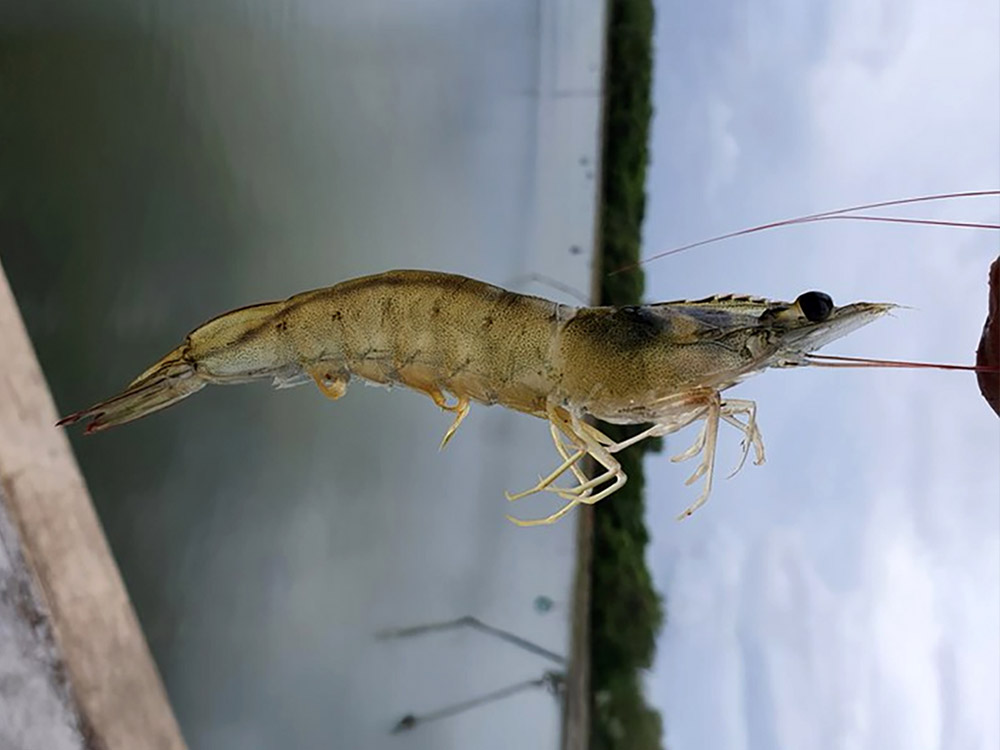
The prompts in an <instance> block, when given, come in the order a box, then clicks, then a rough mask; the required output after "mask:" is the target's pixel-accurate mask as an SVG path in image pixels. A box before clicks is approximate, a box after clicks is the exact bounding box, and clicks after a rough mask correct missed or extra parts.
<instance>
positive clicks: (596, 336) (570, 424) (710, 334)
mask: <svg viewBox="0 0 1000 750" xmlns="http://www.w3.org/2000/svg"><path fill="white" fill-rule="evenodd" d="M893 307H894V305H891V304H885V303H870V302H858V303H855V304H851V305H845V306H843V307H837V306H835V305H834V304H833V302H832V300H831V299H830V297H829V296H827V295H825V294H823V293H820V292H806V293H805V294H802V295H800V296H799V297H798V298H797V299H796V300H795V301H794V302H774V301H770V300H766V299H759V298H754V297H743V296H734V295H726V296H718V297H710V298H708V299H703V300H697V301H686V300H685V301H677V302H662V303H657V304H651V305H639V306H630V307H573V306H569V305H563V304H559V303H556V302H551V301H549V300H545V299H541V298H539V297H533V296H528V295H523V294H516V293H514V292H510V291H507V290H505V289H501V288H499V287H496V286H492V285H490V284H486V283H483V282H480V281H476V280H474V279H469V278H465V277H463V276H456V275H452V274H445V273H435V272H431V271H389V272H387V273H382V274H378V275H374V276H367V277H364V278H359V279H354V280H351V281H345V282H343V283H341V284H337V285H335V286H332V287H328V288H325V289H317V290H315V291H311V292H303V293H302V294H297V295H295V296H294V297H291V298H289V299H287V300H284V301H281V302H267V303H263V304H259V305H252V306H250V307H244V308H241V309H238V310H233V311H232V312H228V313H225V314H223V315H220V316H219V317H217V318H214V319H213V320H210V321H208V322H207V323H205V324H204V325H202V326H200V327H199V328H196V329H195V330H194V331H192V332H191V333H190V334H188V336H187V338H186V339H185V340H184V342H183V343H182V344H181V345H180V346H178V347H177V348H176V349H174V350H173V351H171V352H170V353H169V354H167V355H166V356H165V357H163V359H161V360H160V361H159V362H157V363H156V364H154V365H153V366H152V367H150V368H149V369H147V370H146V371H145V372H143V373H142V374H141V375H139V377H137V378H136V379H135V380H133V381H132V382H131V383H130V384H129V385H128V387H127V388H126V389H125V390H124V391H123V392H122V393H120V394H118V395H117V396H113V397H112V398H110V399H108V400H107V401H102V402H101V403H99V404H96V405H94V406H92V407H90V408H89V409H85V410H83V411H80V412H77V413H75V414H71V415H70V416H68V417H66V418H64V419H63V420H61V421H60V422H59V424H61V425H62V424H69V423H72V422H76V421H78V420H82V419H89V420H90V422H89V424H88V425H87V429H86V432H87V433H90V432H95V431H98V430H102V429H105V428H108V427H112V426H115V425H119V424H124V423H125V422H130V421H132V420H133V419H138V418H139V417H143V416H146V415H147V414H151V413H153V412H155V411H158V410H160V409H163V408H166V407H168V406H170V405H172V404H174V403H176V402H178V401H180V400H181V399H184V398H187V397H188V396H190V395H191V394H193V393H194V392H196V391H198V390H200V389H201V388H203V387H204V386H206V385H208V384H217V385H230V384H233V383H245V382H248V381H252V380H260V379H268V380H272V381H273V382H274V384H275V385H276V386H277V387H279V388H281V387H288V386H292V385H298V384H300V383H305V382H309V381H312V382H314V383H315V384H316V385H317V386H318V387H319V389H320V391H322V393H323V394H324V395H326V396H328V397H329V398H332V399H337V398H340V397H341V396H343V395H344V393H345V391H346V390H347V386H348V384H349V382H350V381H351V380H352V379H353V378H362V379H364V380H368V381H372V382H375V383H380V384H387V385H391V384H400V385H403V386H406V387H408V388H412V389H414V390H416V391H420V392H423V393H425V394H427V395H428V396H430V398H431V399H433V400H434V403H435V404H437V405H438V406H439V407H441V408H442V409H445V410H447V411H449V412H451V413H452V414H453V415H454V418H453V421H452V423H451V425H450V427H449V428H448V429H447V431H446V432H445V435H444V438H443V440H442V441H441V445H442V447H443V446H444V445H445V444H446V443H447V442H448V441H449V440H450V439H451V437H452V435H454V433H455V431H456V430H457V429H458V427H459V425H460V424H461V423H462V420H463V419H465V416H466V415H467V414H468V412H469V406H470V404H471V403H472V402H478V403H482V404H488V405H490V404H499V405H501V406H505V407H507V408H510V409H514V410H516V411H519V412H523V413H525V414H530V415H532V416H536V417H540V418H542V419H545V420H547V421H548V422H549V429H550V432H551V435H552V441H553V443H554V444H555V448H556V451H557V453H558V454H559V464H558V465H557V466H556V467H555V468H554V469H553V470H552V471H551V472H550V473H549V474H548V475H546V476H545V477H543V478H542V479H540V480H539V481H538V483H537V484H535V485H534V486H532V487H530V488H529V489H527V490H525V491H523V492H518V493H516V494H508V495H507V497H508V499H510V500H516V499H519V498H523V497H527V496H529V495H534V494H537V493H540V492H551V493H555V494H556V495H557V496H559V497H560V498H562V500H563V501H564V504H563V505H562V507H561V508H560V509H559V510H558V511H556V512H555V513H553V514H551V515H549V516H547V517H545V518H541V519H537V520H532V521H519V520H517V519H511V520H514V521H515V523H518V524H521V525H534V524H544V523H551V522H553V521H555V520H557V519H559V518H561V517H562V516H563V515H565V514H566V513H567V512H569V511H570V510H571V509H572V508H574V507H576V506H577V505H579V504H581V503H585V504H593V503H596V502H598V501H600V500H602V499H603V498H606V497H608V496H609V495H611V494H612V493H614V492H615V491H616V490H618V489H619V488H621V486H622V485H624V484H625V481H626V476H625V473H624V472H623V471H622V468H621V465H620V464H619V462H618V461H617V460H616V458H615V454H616V453H617V452H618V451H620V450H622V449H623V448H625V447H627V446H629V445H632V444H635V443H638V442H640V441H642V440H644V439H646V438H649V437H654V436H662V435H667V434H669V433H673V432H676V431H678V430H681V429H683V428H684V427H687V426H688V425H691V424H693V423H695V422H702V426H701V430H700V432H699V433H698V435H697V438H696V439H695V441H694V443H693V444H692V445H691V447H690V448H689V449H687V450H686V451H684V452H683V453H681V454H680V455H678V456H675V457H674V459H673V460H674V461H683V460H688V459H693V458H696V457H700V463H699V464H698V466H697V468H696V469H695V471H694V473H693V474H692V475H691V477H690V479H689V480H688V484H691V483H693V482H695V481H697V480H698V479H702V488H701V493H700V494H699V496H698V498H697V499H696V500H695V501H694V503H692V504H691V506H690V507H688V508H687V510H685V511H684V512H683V513H682V514H681V516H680V517H684V516H688V515H690V514H691V513H692V512H694V511H695V510H696V509H697V508H698V507H700V506H701V505H702V504H703V503H704V502H705V501H706V500H707V499H708V496H709V494H710V492H711V490H712V474H713V467H714V461H715V448H716V440H717V437H718V432H719V424H720V422H725V423H727V424H729V425H732V426H733V427H735V428H736V429H737V430H739V431H740V432H741V433H742V434H743V459H744V460H745V459H746V457H747V454H748V452H749V451H750V449H751V448H752V449H753V451H754V454H755V459H756V461H755V462H756V463H758V464H760V463H763V461H764V445H763V442H762V440H761V435H760V431H759V430H758V429H757V422H756V404H755V403H754V402H753V401H748V400H743V399H724V398H723V397H722V393H723V392H724V391H725V390H727V389H728V388H730V387H732V386H734V385H736V384H737V383H739V382H740V381H742V380H744V379H745V378H747V377H749V376H750V375H753V374H755V373H758V372H760V371H762V370H765V369H767V368H769V367H792V366H798V365H805V364H809V358H808V357H809V353H810V352H813V351H815V350H817V349H819V348H820V347H822V346H824V345H825V344H827V343H829V342H830V341H833V340H835V339H838V338H840V337H842V336H844V335H846V334H847V333H850V332H851V331H853V330H855V329H857V328H859V327H861V326H863V325H866V324H867V323H869V322H871V321H872V320H874V319H875V318H877V317H879V316H881V315H883V314H884V313H886V312H888V311H889V310H890V309H892V308H893ZM591 418H596V419H599V420H603V421H605V422H610V423H616V424H635V425H644V428H643V429H642V430H641V431H640V432H638V434H636V435H634V436H633V437H630V438H628V439H626V440H624V441H621V442H615V441H614V440H612V439H610V438H609V437H608V436H607V435H605V434H604V433H603V432H601V431H600V430H599V429H598V428H597V427H595V426H594V425H593V424H592V419H591ZM587 457H589V458H591V459H593V461H594V462H595V464H596V466H597V467H598V469H597V471H596V472H595V473H594V476H588V475H587V474H586V473H585V468H586V467H585V465H584V463H583V462H584V459H585V458H587ZM740 463H741V465H742V463H743V462H742V461H741V462H740ZM566 475H569V476H571V477H572V479H571V480H570V481H571V482H572V484H570V485H569V486H567V485H565V484H557V482H559V481H560V480H561V479H562V478H563V477H564V476H566Z"/></svg>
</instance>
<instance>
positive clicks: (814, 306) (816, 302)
mask: <svg viewBox="0 0 1000 750" xmlns="http://www.w3.org/2000/svg"><path fill="white" fill-rule="evenodd" d="M795 302H796V303H797V304H798V306H799V309H800V310H802V314H803V315H805V316H806V320H808V321H809V322H810V323H822V322H823V321H824V320H826V319H827V318H829V317H830V313H832V312H833V300H832V299H830V295H829V294H823V292H806V293H805V294H800V295H799V298H798V299H797V300H795Z"/></svg>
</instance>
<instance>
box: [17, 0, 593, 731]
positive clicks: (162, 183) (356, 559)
mask: <svg viewBox="0 0 1000 750" xmlns="http://www.w3.org/2000/svg"><path fill="white" fill-rule="evenodd" d="M93 5H94V7H93V8H92V9H91V10H90V11H88V13H89V14H90V15H89V17H87V18H83V17H82V16H81V15H80V13H81V11H79V10H78V9H76V6H75V5H73V4H70V3H69V2H67V3H66V6H65V9H64V11H63V15H60V14H59V13H57V12H53V11H52V10H51V9H52V5H51V4H49V5H48V6H47V15H46V16H45V17H42V16H40V15H39V16H38V17H35V18H28V17H27V16H25V15H24V13H29V12H32V11H24V13H22V16H21V17H20V18H17V19H13V18H0V24H2V26H0V34H2V35H3V42H2V44H0V113H2V115H0V143H2V144H3V148H0V259H2V261H3V263H4V266H5V268H6V270H7V273H8V276H9V277H10V280H11V283H12V285H13V287H14V290H15V293H16V294H17V295H18V299H19V301H20V303H21V305H22V309H23V312H24V315H25V317H26V319H27V323H28V326H29V329H30V331H31V333H32V336H33V338H34V340H35V344H36V346H37V348H38V352H39V356H40V358H41V360H42V364H43V366H44V368H45V371H46V374H47V375H48V377H49V380H50V383H51V385H52V388H53V391H54V394H55V396H56V400H57V402H58V403H59V405H60V407H61V408H62V409H63V410H64V411H68V410H70V409H74V408H78V407H80V406H82V405H85V404H88V403H90V402H92V401H94V400H95V399H97V398H101V397H104V396H106V395H108V394H110V393H111V392H112V391H115V390H117V389H118V388H119V387H120V386H121V385H122V384H123V383H124V382H127V381H128V380H129V379H131V377H133V376H134V375H135V374H137V373H138V372H139V371H140V370H141V369H143V368H144V367H145V366H146V365H148V364H149V363H151V362H152V361H153V360H155V359H157V358H158V357H159V356H161V355H162V354H163V353H165V352H166V351H167V350H168V349H170V348H172V347H173V346H175V345H176V344H177V343H178V341H179V339H180V338H181V337H182V336H183V334H184V333H185V332H186V331H187V330H188V329H190V328H192V327H194V326H195V325H197V324H198V323H200V322H202V321H203V320H204V319H206V318H208V317H211V316H212V315H214V314H216V313H218V312H220V311H222V310H225V309H227V308H231V307H235V306H239V305H242V304H246V303H248V302H251V301H257V300H261V299H267V298H275V297H282V296H286V295H288V294H291V293H294V292H297V291H300V290H303V289H307V288H311V287H316V286H324V285H327V284H331V283H334V282H336V281H339V280H342V279H344V278H349V277H351V276H356V275H361V274H364V273H372V272H378V271H382V270H386V269H388V268H394V267H425V268H434V269H439V270H449V271H455V272H459V273H465V274H468V275H472V276H476V277H479V278H482V279H485V280H488V281H492V282H494V283H500V284H508V285H509V284H511V283H514V282H515V281H517V280H522V279H524V278H525V277H526V275H528V274H532V273H536V274H542V275H544V276H549V277H553V278H558V279H559V280H560V281H562V282H563V283H565V284H568V285H569V286H571V287H575V288H577V289H581V290H584V291H586V289H587V288H588V286H589V261H590V257H589V252H584V253H580V252H579V248H589V247H591V245H592V239H593V219H594V214H593V207H594V182H593V170H594V163H595V161H596V152H597V141H596V135H597V122H598V110H597V100H596V98H595V94H596V91H597V82H598V80H599V64H600V54H601V49H600V41H601V39H600V35H601V30H602V24H603V15H602V14H603V8H595V7H593V5H592V4H588V3H583V2H579V0H576V1H574V0H560V1H559V2H542V3H534V2H527V1H526V0H525V1H520V0H518V1H517V2H514V1H513V0H491V1H490V2H481V3H467V2H458V1H457V0H455V1H453V2H448V1H446V0H422V1H421V2H419V3H413V2H406V0H384V1H383V2H379V3H369V2H361V0H357V2H355V3H352V4H329V3H308V2H300V3H282V4H264V3H256V4H254V3H245V2H243V3H236V2H231V3H228V4H223V5H219V4H217V5H216V6H215V9H214V10H212V11H207V10H203V9H202V6H201V4H199V3H196V2H186V3H174V4H165V3H164V4H153V3H146V4H145V5H142V6H140V5H139V4H135V6H136V7H134V8H133V9H132V10H131V11H126V10H124V9H123V8H122V7H120V5H119V4H117V3H113V2H111V1H110V0H108V2H107V3H106V5H104V6H101V5H100V4H93ZM7 12H8V13H9V12H10V11H7ZM129 12H130V13H132V14H133V15H126V13H129ZM70 29H73V31H69V30H70ZM517 285H518V288H521V289H522V290H527V291H533V292H536V293H543V294H547V295H548V296H552V297H558V298H563V299H565V295H564V294H561V293H559V292H558V291H553V290H550V289H545V288H542V287H539V286H538V285H534V286H532V285H531V284H528V283H525V282H521V281H517ZM449 419H450V418H449V417H448V416H447V415H443V414H441V413H440V412H438V411H437V410H436V409H435V408H434V407H433V405H432V404H431V403H430V402H429V401H428V400H427V399H425V398H423V397H420V396H417V395H415V394H411V393H408V392H391V393H387V392H385V391H382V390H379V389H370V388H363V387H361V386H360V385H355V386H354V387H352V389H351V391H350V392H349V394H348V395H347V397H346V398H344V399H342V400H341V401H339V402H337V403H332V402H329V401H327V400H325V399H323V398H322V397H320V396H319V395H318V394H317V393H315V392H314V391H313V390H311V389H298V390H293V391H286V392H279V393H274V392H271V391H270V390H268V389H267V388H266V387H262V386H247V387H243V388H232V389H209V390H207V391H204V392H202V393H201V394H199V395H198V396H195V397H194V398H193V399H192V400H190V401H188V402H186V403H185V404H183V405H182V406H180V407H178V408H176V409H175V410H170V411H167V412H164V413H162V414H160V415H157V416H155V417H152V418H150V419H148V420H143V421H140V422H137V423H135V424H134V425H129V426H128V427H125V428H122V429H120V430H112V431H111V432H109V433H106V434H102V435H99V436H96V437H94V438H89V439H86V440H82V439H80V437H79V435H74V445H75V447H76V449H77V451H78V456H79V458H80V461H81V464H82V466H83V469H84V472H85V474H86V476H87V479H88V482H89V484H90V487H91V490H92V492H93V495H94V500H95V502H96V503H97V505H98V510H99V512H100V514H101V518H102V520H103V522H104V524H105V528H106V530H107V533H108V536H109V539H110V541H111V543H112V546H113V548H114V551H115V554H116V556H117V558H118V560H119V563H120V565H121V567H122V572H123V575H124V577H125V580H126V583H127V584H128V587H129V590H130V592H131V594H132V596H133V599H134V601H135V604H136V607H137V609H138V611H139V615H140V618H141V620H142V623H143V626H144V628H145V629H146V632H147V635H148V637H149V640H150V645H151V647H152V649H153V652H154V654H155V656H156V659H157V662H158V663H159V665H160V668H161V670H162V672H163V675H164V679H165V681H166V683H167V688H168V691H169V694H170V697H171V700H172V702H173V705H174V707H175V710H176V711H177V714H178V718H179V720H180V722H181V725H182V727H183V729H184V732H185V735H186V737H187V739H188V741H189V743H190V745H191V747H192V748H213V749H215V748H219V749H220V750H226V749H227V748H241V750H242V749H244V748H257V747H260V748H273V747H276V746H285V747H296V748H298V747H301V748H319V747H323V748H326V747H366V748H377V747H383V746H385V747H388V746H390V743H395V744H393V745H392V746H393V747H395V746H398V743H400V742H404V741H405V742H407V743H409V744H408V745H407V747H417V748H421V747H426V748H446V747H463V748H466V747H475V748H490V747H498V748H499V747H504V748H506V747H532V748H534V747H553V746H555V745H556V743H557V738H558V729H559V716H558V713H557V710H556V708H555V704H554V703H553V701H552V699H551V698H549V697H547V696H545V695H544V693H536V692H530V691H529V692H525V693H522V694H518V695H517V696H515V697H512V698H510V699H508V700H507V701H506V702H502V703H497V704H495V705H491V706H489V707H487V708H482V709H479V710H477V711H474V712H470V713H467V714H463V715H462V716H459V717H456V718H454V719H452V720H449V721H442V722H436V723H435V724H433V725H431V726H427V727H426V728H420V729H419V730H415V731H414V732H412V733H411V734H408V735H407V736H406V738H405V740H404V739H403V738H398V737H396V738H394V737H390V735H389V733H388V732H389V730H390V729H391V728H392V725H393V723H394V722H395V721H396V720H397V719H398V718H399V717H400V716H401V715H403V714H405V713H407V712H410V711H413V712H416V713H420V712H422V711H427V710H431V709H434V708H436V707H438V706H441V705H446V704H448V703H450V702H455V701H460V700H463V699H466V698H468V697H471V696H474V695H479V694H484V693H487V692H489V691H491V690H494V689H496V688H498V687H501V686H503V685H508V684H512V683H515V682H517V681H519V680H527V679H533V678H537V677H538V676H539V675H540V674H542V672H543V670H544V669H545V667H546V665H545V663H544V662H540V661H539V659H538V657H537V656H533V655H531V654H528V653H523V652H519V651H517V650H512V649H511V648H510V647H509V646H507V645H506V644H503V643H496V642H490V641H488V640H485V641H484V640H483V639H482V638H479V637H477V634H476V633H453V634H445V635H442V636H441V637H439V638H428V639H423V640H421V641H420V642H419V643H416V642H411V643H405V644H403V643H396V642H390V643H380V642H376V640H375V639H374V635H373V634H374V633H375V632H376V631H378V630H380V629H382V628H385V627H392V626H399V625H403V624H407V623H412V622H421V621H433V620H442V619H449V618H454V617H458V616H461V615H465V614H471V615H473V616H475V617H479V618H482V619H483V620H485V621H488V622H491V623H495V624H496V625H498V626H501V627H504V628H506V629H508V630H511V631H514V632H517V633H519V634H521V635H523V636H525V637H528V638H530V639H531V640H533V641H535V642H538V643H540V644H543V645H544V646H545V647H547V648H549V649H552V650H554V651H556V652H560V653H565V651H566V648H567V638H566V636H567V623H566V616H567V612H566V611H565V609H563V608H559V609H557V610H556V611H554V612H552V613H549V614H545V613H540V612H538V611H536V610H534V609H533V607H532V602H533V601H534V600H535V599H536V597H538V596H547V597H552V598H554V599H556V600H560V601H561V600H565V599H566V598H567V597H568V593H567V589H568V585H569V577H570V573H571V568H572V563H573V556H574V548H573V526H572V524H571V523H564V524H561V525H557V526H555V527H551V528H544V529H529V530H519V529H514V528H512V527H511V526H510V525H508V524H507V523H506V521H504V519H503V514H504V513H505V512H507V511H508V507H507V505H506V502H505V501H504V500H503V494H502V491H503V490H504V489H505V488H510V489H520V488H521V487H522V486H526V485H528V484H530V483H532V482H533V481H534V480H535V477H536V475H537V474H538V473H539V472H540V471H542V470H545V469H547V468H549V464H550V463H552V461H553V460H554V455H552V453H551V447H550V446H549V445H548V444H547V441H548V436H547V430H546V428H545V425H544V424H542V423H541V422H538V421H536V420H532V419H530V418H528V417H523V416H520V415H514V414H508V413H505V412H502V411H499V410H497V409H485V408H478V409H474V410H473V413H472V415H471V416H470V418H469V419H468V420H467V421H466V423H465V424H463V426H462V429H461V430H460V431H459V433H458V434H457V436H456V439H455V440H454V441H452V443H451V444H450V445H449V447H448V449H447V451H445V452H443V453H438V452H437V449H436V445H437V441H438V440H439V438H440V435H441V434H442V433H443V431H444V429H445V428H446V427H447V425H448V423H449ZM525 502H526V503H527V502H532V501H525ZM517 510H520V511H521V512H522V513H523V514H524V515H539V514H540V513H542V512H547V509H543V508H540V507H539V505H538V504H531V505H527V506H525V507H524V508H523V509H517ZM334 737H335V738H336V740H334V739H333V738H334Z"/></svg>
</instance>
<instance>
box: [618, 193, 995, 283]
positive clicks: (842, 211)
mask: <svg viewBox="0 0 1000 750" xmlns="http://www.w3.org/2000/svg"><path fill="white" fill-rule="evenodd" d="M990 195H994V196H995V195H1000V190H970V191H966V192H961V193H938V194H935V195H922V196H919V197H916V198H900V199H897V200H891V201H879V202H877V203H865V204H863V205H860V206H850V207H848V208H838V209H835V210H833V211H821V212H819V213H815V214H808V215H806V216H798V217H796V218H794V219H782V220H781V221H772V222H768V223H767V224H759V225H757V226H755V227H748V228H747V229H740V230H738V231H735V232H727V233H726V234H720V235H716V236H715V237H709V238H708V239H705V240H699V241H698V242H691V243H689V244H687V245H681V246H679V247H674V248H671V249H670V250H664V251H663V252H660V253H656V254H655V255H650V256H649V257H647V258H642V259H641V260H639V261H637V262H635V263H629V264H626V265H624V266H621V267H619V268H616V269H614V270H613V271H609V272H608V275H609V276H613V275H615V274H618V273H622V272H624V271H631V270H633V269H635V268H638V267H639V266H641V265H643V264H644V263H648V262H649V261H652V260H658V259H660V258H666V257H667V256H668V255H677V254H678V253H683V252H686V251H688V250H693V249H694V248H696V247H702V246H704V245H711V244H713V243H716V242H722V241H723V240H728V239H732V238H733V237H742V236H743V235H747V234H754V233H756V232H763V231H765V230H768V229H777V228H778V227H786V226H791V225H792V224H809V223H811V222H815V221H831V220H843V219H853V220H855V221H882V222H887V223H893V224H924V225H929V226H945V227H963V228H966V229H1000V224H989V223H978V222H966V221H943V220H935V219H910V218H903V217H899V216H862V215H856V213H855V212H857V211H869V210H871V209H875V208H886V207H887V206H903V205H908V204H911V203H928V202H930V201H942V200H951V199H953V198H981V197H983V196H990Z"/></svg>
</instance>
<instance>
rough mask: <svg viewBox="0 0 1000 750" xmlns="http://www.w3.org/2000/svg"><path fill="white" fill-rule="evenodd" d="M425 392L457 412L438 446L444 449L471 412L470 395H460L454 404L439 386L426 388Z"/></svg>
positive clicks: (443, 405) (446, 408)
mask: <svg viewBox="0 0 1000 750" xmlns="http://www.w3.org/2000/svg"><path fill="white" fill-rule="evenodd" d="M424 393H426V394H427V395H428V396H430V397H431V399H432V400H433V401H434V403H435V404H437V405H438V406H439V407H441V408H442V409H444V410H445V411H452V412H455V421H453V422H452V423H451V427H449V428H448V429H447V431H446V432H445V433H444V437H443V438H441V445H440V446H438V450H444V447H445V446H446V445H448V441H449V440H451V436H452V435H454V434H455V430H457V429H458V426H459V425H460V424H462V420H463V419H465V418H466V416H468V414H469V398H468V396H458V397H457V398H456V400H455V403H454V404H449V403H448V399H447V397H445V395H444V392H443V391H441V389H439V388H430V389H426V390H424Z"/></svg>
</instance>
